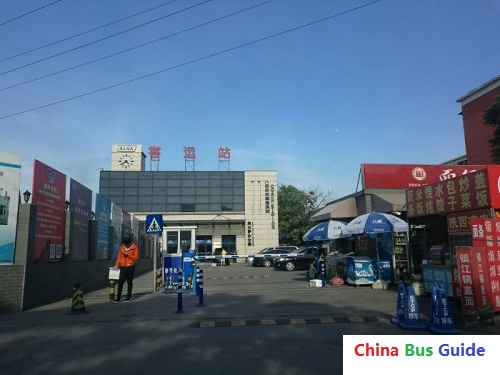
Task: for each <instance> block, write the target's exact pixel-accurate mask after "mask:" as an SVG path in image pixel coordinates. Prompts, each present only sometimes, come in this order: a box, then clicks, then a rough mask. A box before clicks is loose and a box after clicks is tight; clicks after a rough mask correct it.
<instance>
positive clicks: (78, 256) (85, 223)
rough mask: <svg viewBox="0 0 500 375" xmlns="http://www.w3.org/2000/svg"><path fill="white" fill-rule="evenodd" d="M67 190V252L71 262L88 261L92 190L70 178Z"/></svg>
mask: <svg viewBox="0 0 500 375" xmlns="http://www.w3.org/2000/svg"><path fill="white" fill-rule="evenodd" d="M69 189H70V192H69V201H70V210H71V222H70V228H69V230H70V246H69V249H68V251H71V254H70V257H71V260H88V259H89V220H90V212H91V211H92V190H90V189H89V188H87V187H86V186H84V185H82V184H81V183H79V182H78V181H76V180H74V179H72V178H71V179H70V180H69Z"/></svg>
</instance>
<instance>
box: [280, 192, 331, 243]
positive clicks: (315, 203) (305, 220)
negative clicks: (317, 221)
mask: <svg viewBox="0 0 500 375" xmlns="http://www.w3.org/2000/svg"><path fill="white" fill-rule="evenodd" d="M330 195H331V193H329V192H326V193H325V192H323V191H321V190H320V189H319V187H316V188H315V189H313V190H309V191H305V190H300V189H298V188H296V187H295V186H292V185H278V207H279V233H280V234H279V237H280V244H288V245H295V246H299V245H300V244H301V243H302V236H303V235H304V234H305V233H306V232H307V231H308V230H309V229H310V228H311V225H312V222H311V216H312V215H313V214H314V213H315V212H316V211H317V210H318V208H320V207H322V206H323V205H324V204H325V202H327V201H328V199H329V197H330Z"/></svg>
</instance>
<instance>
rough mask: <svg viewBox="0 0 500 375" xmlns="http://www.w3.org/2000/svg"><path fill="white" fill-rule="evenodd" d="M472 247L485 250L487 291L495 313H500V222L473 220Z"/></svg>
mask: <svg viewBox="0 0 500 375" xmlns="http://www.w3.org/2000/svg"><path fill="white" fill-rule="evenodd" d="M471 231H472V245H473V246H477V247H481V248H483V249H485V258H486V259H485V262H486V264H485V269H484V271H485V273H486V277H487V281H488V285H487V286H486V290H487V292H488V293H489V295H490V301H491V303H492V306H493V311H495V312H498V311H500V220H495V219H473V220H471Z"/></svg>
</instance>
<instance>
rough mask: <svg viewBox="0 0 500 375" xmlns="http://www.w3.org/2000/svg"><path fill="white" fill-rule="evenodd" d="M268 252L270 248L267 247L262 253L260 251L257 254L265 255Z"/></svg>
mask: <svg viewBox="0 0 500 375" xmlns="http://www.w3.org/2000/svg"><path fill="white" fill-rule="evenodd" d="M268 251H269V248H268V247H266V248H265V249H262V250H261V251H259V252H258V253H257V254H264V253H266V252H268Z"/></svg>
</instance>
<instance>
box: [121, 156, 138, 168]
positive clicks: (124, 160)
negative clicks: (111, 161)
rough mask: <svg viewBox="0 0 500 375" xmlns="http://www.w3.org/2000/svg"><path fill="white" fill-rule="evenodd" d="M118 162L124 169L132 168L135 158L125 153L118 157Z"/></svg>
mask: <svg viewBox="0 0 500 375" xmlns="http://www.w3.org/2000/svg"><path fill="white" fill-rule="evenodd" d="M118 163H119V164H120V166H121V167H122V168H123V169H130V168H132V167H133V166H134V163H135V159H134V157H133V156H132V155H130V154H123V155H121V156H120V158H119V159H118Z"/></svg>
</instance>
